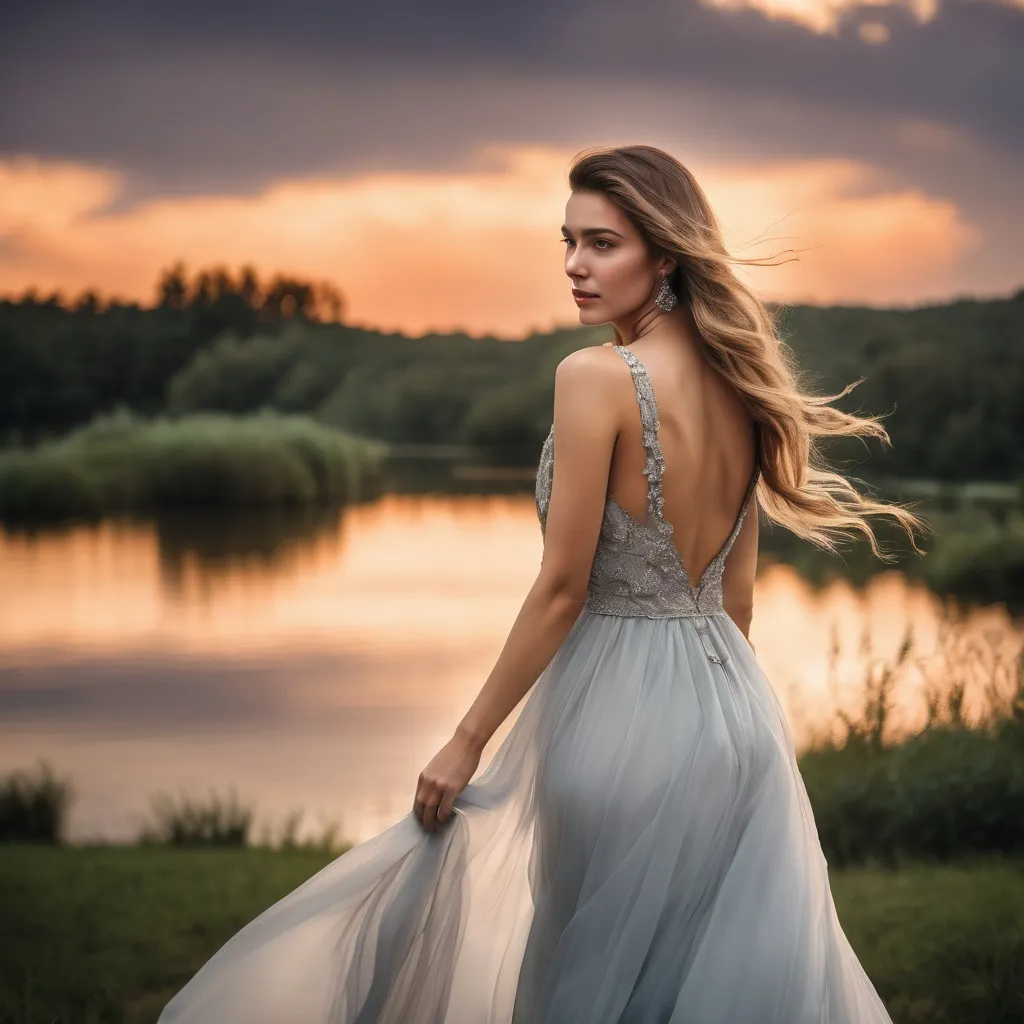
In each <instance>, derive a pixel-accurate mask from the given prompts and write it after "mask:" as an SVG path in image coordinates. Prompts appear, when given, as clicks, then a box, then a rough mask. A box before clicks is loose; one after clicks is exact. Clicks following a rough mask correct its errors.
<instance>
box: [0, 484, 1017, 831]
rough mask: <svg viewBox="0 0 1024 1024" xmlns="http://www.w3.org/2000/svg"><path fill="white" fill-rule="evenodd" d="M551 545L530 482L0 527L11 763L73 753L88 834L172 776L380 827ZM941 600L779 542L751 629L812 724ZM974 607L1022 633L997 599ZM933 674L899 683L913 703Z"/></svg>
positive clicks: (182, 785)
mask: <svg viewBox="0 0 1024 1024" xmlns="http://www.w3.org/2000/svg"><path fill="white" fill-rule="evenodd" d="M466 486H467V487H473V486H476V487H479V483H478V482H475V483H467V484H466ZM442 490H444V489H443V488H442ZM456 490H457V487H456ZM499 490H500V489H499ZM540 556H541V539H540V533H539V530H538V527H537V523H536V517H535V514H534V509H533V502H532V498H531V496H530V495H529V494H524V493H522V484H521V482H520V483H519V484H518V485H515V484H514V483H511V482H510V483H509V487H508V493H492V494H489V495H485V496H481V495H479V494H458V493H434V494H406V493H390V494H388V495H386V496H385V497H383V498H381V499H380V500H377V501H374V502H372V503H366V504H362V505H357V506H354V507H349V508H346V509H345V510H343V511H341V510H337V511H334V512H330V513H322V514H320V515H319V516H312V517H303V516H298V517H289V516H283V517H282V516H276V517H265V516H241V517H237V518H235V517H232V518H225V517H223V516H218V517H217V518H216V519H214V518H211V517H209V516H206V517H194V516H193V517H188V518H176V519H173V520H172V519H164V520H161V521H160V522H158V523H156V524H153V523H142V522H131V521H118V522H115V521H109V522H104V523H101V524H99V525H98V526H92V527H78V528H74V529H68V530H64V531H62V532H56V533H44V534H39V535H35V536H32V535H26V534H12V533H0V564H2V565H3V583H4V586H3V588H2V592H0V720H2V721H3V743H2V744H0V770H4V769H7V768H11V767H15V766H25V765H28V764H30V763H31V762H33V761H34V760H35V759H36V758H37V757H38V756H45V757H47V758H48V759H49V760H50V761H51V762H52V763H53V764H54V765H55V766H56V767H57V768H58V769H59V770H61V771H65V772H68V773H69V774H70V775H71V776H72V778H73V779H74V781H75V782H76V784H77V787H78V792H79V799H78V801H77V803H76V804H75V807H74V811H73V820H72V834H73V836H74V837H76V838H84V837H89V836H97V835H104V836H109V837H113V838H126V837H129V836H131V835H133V834H134V833H135V831H136V829H137V827H138V824H139V822H140V818H141V815H142V814H143V813H144V812H145V810H146V807H147V799H148V796H149V795H150V794H152V793H153V792H155V791H157V790H160V789H170V790H174V791H177V790H180V789H185V790H187V791H189V792H193V793H203V792H206V791H208V790H209V789H210V788H211V787H212V788H215V789H218V790H221V791H223V790H226V789H227V788H228V787H229V786H232V785H236V786H237V787H238V788H239V790H240V792H241V793H242V795H243V796H249V797H252V798H253V799H254V800H255V801H256V802H257V804H258V807H259V810H260V811H261V812H262V814H263V815H264V819H266V818H270V819H274V820H280V819H281V818H282V817H283V816H284V815H285V814H286V813H288V812H289V811H291V810H293V809H295V808H298V807H302V808H305V809H306V810H307V811H308V812H309V813H310V820H311V822H313V821H316V820H317V819H320V820H338V821H340V822H341V825H342V829H341V831H342V833H343V834H344V835H346V836H348V837H350V838H354V839H361V838H365V837H367V836H368V835H371V834H373V833H374V832H376V831H379V830H380V828H382V827H383V826H384V825H386V824H387V823H389V822H390V821H393V820H396V819H397V818H398V817H401V816H402V815H403V814H405V813H406V812H407V810H408V809H409V805H410V803H411V799H412V792H413V788H414V782H415V777H416V774H417V772H418V771H419V769H420V768H422V767H423V765H424V764H425V763H426V760H427V759H428V758H429V757H430V756H431V755H432V754H433V753H434V752H435V750H436V749H437V746H438V745H439V744H440V743H441V742H443V741H444V739H445V738H447V735H448V734H449V733H450V731H451V729H452V727H453V726H454V724H455V723H456V722H457V721H458V719H459V718H460V717H461V715H462V713H463V712H464V710H465V708H466V706H467V705H468V704H469V702H470V701H471V700H472V698H473V696H474V695H475V693H476V692H477V690H478V689H479V687H480V685H481V684H482V683H483V680H484V678H485V677H486V675H487V673H488V672H489V670H490V668H491V666H492V665H493V663H494V659H495V658H496V657H497V655H498V652H499V650H500V648H501V645H502V643H503V642H504V639H505V637H506V635H507V632H508V629H509V628H510V626H511V624H512V622H513V620H514V618H515V616H516V614H517V612H518V611H519V607H520V605H521V602H522V600H523V598H524V596H525V594H526V592H527V590H528V588H529V586H530V584H531V583H532V581H533V579H534V577H535V575H536V572H537V569H538V567H539V565H540ZM943 614H944V609H943V605H942V603H941V602H940V601H939V600H938V599H937V598H936V597H935V596H934V595H932V594H931V593H930V592H929V591H928V590H927V589H926V588H925V587H924V586H923V585H922V584H920V583H918V582H914V581H912V580H910V579H908V578H907V576H905V575H904V574H902V573H899V572H891V571H890V572H884V573H878V572H877V571H876V572H875V574H874V575H873V576H871V577H870V578H868V579H867V580H866V581H865V582H864V583H863V584H861V583H853V582H851V581H850V580H848V579H843V578H833V579H831V580H830V581H829V582H827V583H824V584H819V583H812V582H810V581H809V580H808V578H807V576H806V575H805V574H804V573H802V572H801V571H799V570H798V569H796V568H794V567H793V566H792V565H787V564H783V563H778V562H776V563H771V562H769V561H768V560H767V559H766V562H765V565H764V567H763V569H762V571H761V573H760V575H759V578H758V583H757V591H756V597H755V617H754V625H753V628H752V640H753V642H754V644H755V645H756V647H757V650H758V655H759V658H760V660H761V662H762V664H763V665H764V667H765V669H766V671H767V672H768V675H769V677H770V678H771V680H772V683H773V685H774V686H775V687H776V689H777V691H778V693H779V695H780V697H781V699H782V701H783V704H784V705H785V706H786V707H787V710H788V712H789V714H790V718H791V722H792V723H793V728H794V733H795V735H796V736H797V739H798V742H801V741H802V740H803V738H804V737H805V736H806V735H807V734H809V731H810V730H811V729H812V728H816V727H818V726H820V724H821V723H822V722H823V721H828V720H829V719H830V717H831V715H832V713H833V709H834V694H833V693H832V690H831V687H830V675H834V674H835V672H834V669H838V672H839V674H840V675H841V676H842V677H843V678H844V679H846V680H847V682H848V683H849V684H850V685H851V686H853V687H855V686H856V685H857V682H858V680H859V679H860V678H862V676H863V669H864V658H865V654H864V651H863V650H862V649H861V638H862V635H863V633H864V631H865V630H866V631H867V633H868V634H869V635H870V637H871V655H872V656H873V657H877V658H883V659H884V658H885V657H888V656H890V655H891V654H892V653H893V652H894V651H895V650H896V649H897V648H898V646H899V643H900V641H901V639H902V637H903V635H904V633H905V631H906V630H907V629H908V628H912V629H913V631H914V633H915V636H916V637H917V642H918V645H919V648H918V649H919V651H920V654H921V656H922V657H925V656H927V655H928V652H929V650H930V649H931V650H934V648H935V644H936V643H937V640H938V637H939V629H940V623H941V621H942V618H943ZM970 628H971V629H972V630H974V631H975V633H976V635H978V636H982V635H984V634H986V632H988V633H991V634H992V636H993V637H994V638H995V640H996V642H997V643H999V644H1002V645H1004V646H1006V647H1007V648H1009V647H1012V646H1013V645H1015V644H1017V645H1019V643H1020V633H1019V631H1018V630H1017V628H1016V627H1015V625H1014V623H1013V622H1012V621H1011V620H1010V618H1009V617H1008V616H1007V614H1006V612H1005V610H1003V609H1000V608H992V609H986V610H982V611H979V612H976V613H973V615H972V616H971V619H970ZM834 642H838V644H839V649H840V657H839V659H838V661H837V662H836V664H835V665H833V659H832V656H831V654H830V651H831V649H832V646H833V643H834ZM919 689H920V688H919V687H917V684H916V683H914V681H913V680H910V681H908V683H907V685H906V686H904V688H903V691H902V692H901V694H900V701H899V707H898V713H899V714H901V715H902V716H903V718H904V720H905V721H906V722H907V723H910V722H912V721H913V719H914V717H915V716H917V715H919V714H920V713H921V712H922V709H923V705H922V701H921V694H920V692H919ZM510 721H511V720H510ZM508 724H510V722H509V723H507V724H506V729H507V727H508ZM503 734H504V730H503V731H502V733H499V735H498V736H497V737H495V739H494V740H493V741H492V745H491V746H490V747H489V749H488V752H485V761H486V759H487V757H488V756H489V752H490V751H493V749H494V747H495V746H496V744H497V743H498V742H499V741H500V739H501V736H502V735H503Z"/></svg>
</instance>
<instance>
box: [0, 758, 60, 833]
mask: <svg viewBox="0 0 1024 1024" xmlns="http://www.w3.org/2000/svg"><path fill="white" fill-rule="evenodd" d="M73 798H74V790H73V788H72V786H71V783H70V781H69V780H68V779H65V778H58V777H57V776H56V775H55V774H54V772H53V769H52V768H51V767H50V766H49V764H47V763H46V762H45V761H40V762H39V763H38V764H37V765H36V766H35V767H34V768H31V769H27V770H21V771H14V772H11V773H10V774H9V775H7V777H6V778H4V779H0V842H5V843H12V842H20V843H53V844H56V843H60V842H63V840H64V834H65V829H66V826H67V818H68V810H69V809H70V807H71V802H72V800H73Z"/></svg>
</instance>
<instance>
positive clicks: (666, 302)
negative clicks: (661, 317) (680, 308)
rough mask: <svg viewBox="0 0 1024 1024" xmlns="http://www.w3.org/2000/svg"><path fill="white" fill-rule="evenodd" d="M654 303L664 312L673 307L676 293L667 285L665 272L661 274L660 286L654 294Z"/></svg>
mask: <svg viewBox="0 0 1024 1024" xmlns="http://www.w3.org/2000/svg"><path fill="white" fill-rule="evenodd" d="M654 304H655V305H656V306H657V307H658V308H659V309H663V310H665V312H666V313H668V312H669V311H670V310H671V309H673V308H674V307H675V304H676V293H675V292H674V291H672V289H671V288H670V287H669V283H668V275H667V274H663V275H662V278H661V287H660V288H659V289H658V294H657V295H655V296H654Z"/></svg>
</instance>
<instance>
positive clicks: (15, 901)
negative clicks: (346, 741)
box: [0, 844, 1024, 1024]
mask: <svg viewBox="0 0 1024 1024" xmlns="http://www.w3.org/2000/svg"><path fill="white" fill-rule="evenodd" d="M329 859H330V858H329V855H325V854H322V853H320V854H317V853H312V852H308V851H301V850H296V851H288V852H279V851H271V850H260V849H236V850H227V849H225V850H174V849H166V848H160V847H149V848H147V847H92V848H89V847H84V848H75V847H63V848H61V847H57V848H54V847H31V846H20V845H16V844H11V845H5V846H0V921H3V929H2V932H0V1022H3V1024H8V1022H10V1024H86V1022H92V1024H98V1022H117V1021H125V1022H139V1024H141V1022H147V1021H153V1020H155V1018H156V1016H157V1014H158V1013H159V1011H160V1008H161V1007H162V1006H163V1005H164V1003H165V1002H166V1000H167V999H168V998H169V997H170V996H171V995H172V994H173V993H174V992H175V991H176V990H177V989H178V988H179V987H180V986H181V984H182V983H183V982H184V981H185V980H186V979H187V978H188V977H190V975H191V974H192V973H193V972H194V971H195V970H196V969H197V968H198V967H199V966H200V965H201V964H202V963H203V962H204V960H205V959H206V958H207V957H209V956H210V955H211V954H212V953H213V952H214V951H215V950H216V949H217V948H218V947H219V945H220V944H221V943H222V942H223V941H224V940H225V939H227V938H228V937H229V936H231V935H232V934H233V933H234V932H235V931H236V930H237V929H238V928H239V927H241V926H242V925H243V924H245V922H247V921H248V920H250V919H251V918H253V917H255V916H256V914H258V913H259V912H260V911H261V910H263V909H264V908H266V907H267V906H269V905H270V904H271V903H272V902H274V901H275V900H276V899H278V898H279V897H281V896H283V895H284V894H285V893H287V892H289V891H290V890H291V889H293V888H294V887H295V886H297V885H298V884H299V883H300V882H302V881H303V880H305V879H306V878H308V877H309V876H310V875H311V874H313V873H314V872H315V871H317V870H318V869H319V868H320V867H321V866H323V865H324V864H325V863H327V861H328V860H329ZM832 887H833V893H834V896H835V901H836V906H837V908H838V911H839V917H840V920H841V921H842V923H843V927H844V929H845V931H846V934H847V936H848V937H849V939H850V942H851V944H852V945H853V947H854V949H855V950H856V952H857V954H858V956H859V957H860V958H861V962H862V963H863V964H864V967H865V969H866V970H867V972H868V974H869V975H870V977H871V978H872V980H873V981H874V982H875V984H876V986H877V988H878V990H879V992H880V993H881V995H882V997H883V999H884V1000H885V1001H886V1004H887V1005H888V1007H889V1011H890V1013H891V1015H892V1017H893V1020H894V1021H895V1022H896V1024H917V1022H928V1024H1010V1022H1014V1024H1019V1022H1020V1021H1021V1020H1022V1019H1024V860H1014V859H1005V858H995V857H992V858H973V859H970V860H962V861H958V862H956V863H954V864H947V865H924V864H914V865H910V866H904V867H901V868H899V869H897V870H888V869H883V868H875V867H861V868H855V869H847V870H843V871H833V873H832Z"/></svg>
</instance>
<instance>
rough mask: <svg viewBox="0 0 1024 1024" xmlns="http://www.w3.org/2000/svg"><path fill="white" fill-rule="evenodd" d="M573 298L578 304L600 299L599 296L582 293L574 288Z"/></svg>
mask: <svg viewBox="0 0 1024 1024" xmlns="http://www.w3.org/2000/svg"><path fill="white" fill-rule="evenodd" d="M572 297H573V298H574V299H575V300H576V301H577V302H589V301H590V300H591V299H597V298H600V296H599V295H595V294H594V293H593V292H583V291H580V290H579V289H578V288H573V290H572Z"/></svg>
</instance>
